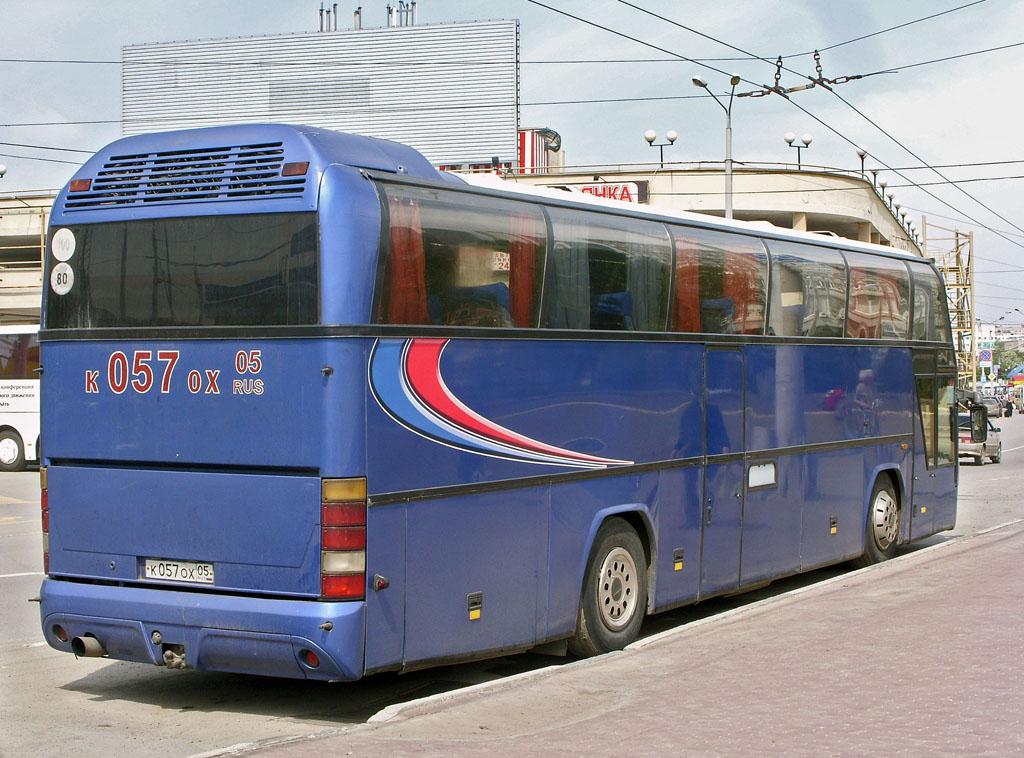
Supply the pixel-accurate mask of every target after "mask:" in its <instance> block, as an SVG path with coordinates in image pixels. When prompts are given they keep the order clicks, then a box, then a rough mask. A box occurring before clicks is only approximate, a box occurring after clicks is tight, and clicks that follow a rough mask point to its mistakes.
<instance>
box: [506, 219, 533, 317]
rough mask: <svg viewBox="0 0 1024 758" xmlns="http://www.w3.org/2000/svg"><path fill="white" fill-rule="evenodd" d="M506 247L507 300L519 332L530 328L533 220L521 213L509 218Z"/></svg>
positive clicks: (531, 313) (531, 314) (531, 312)
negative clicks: (509, 235)
mask: <svg viewBox="0 0 1024 758" xmlns="http://www.w3.org/2000/svg"><path fill="white" fill-rule="evenodd" d="M511 232H512V233H511V242H510V244H509V253H510V255H509V258H510V260H509V268H510V269H511V270H510V271H509V280H508V289H509V300H510V305H511V308H512V320H513V321H514V322H515V324H516V326H518V327H520V328H528V327H531V326H534V324H533V295H534V292H535V291H536V286H537V248H538V247H539V234H538V229H537V218H536V217H535V216H529V215H526V214H523V213H516V214H514V215H513V216H512V230H511Z"/></svg>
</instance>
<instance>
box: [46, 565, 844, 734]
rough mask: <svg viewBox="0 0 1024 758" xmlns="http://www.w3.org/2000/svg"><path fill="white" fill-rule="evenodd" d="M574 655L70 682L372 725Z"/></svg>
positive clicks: (695, 612)
mask: <svg viewBox="0 0 1024 758" xmlns="http://www.w3.org/2000/svg"><path fill="white" fill-rule="evenodd" d="M849 570H850V569H849V567H848V566H846V565H845V564H844V565H839V566H832V567H828V568H823V569H819V570H816V571H811V572H808V573H805V574H799V575H796V576H792V577H788V578H786V579H780V580H778V581H775V582H773V583H772V584H770V585H768V586H766V587H762V588H759V589H755V590H751V591H748V592H743V593H740V594H736V595H731V596H726V597H717V598H712V599H710V600H707V601H705V602H702V603H698V604H694V605H688V606H684V607H681V608H677V609H675V610H672V611H667V612H665V613H659V614H656V615H654V616H651V617H649V618H647V619H646V621H645V623H644V626H643V629H642V631H641V635H640V639H643V638H646V637H651V636H653V635H655V634H660V633H662V632H665V631H668V630H670V629H678V630H680V631H683V630H685V628H686V626H687V625H688V624H690V623H693V622H695V621H699V620H703V619H707V618H711V617H714V616H716V615H719V614H722V613H725V612H727V611H731V610H734V609H736V608H740V607H743V606H745V605H750V604H752V603H755V602H758V601H760V600H764V599H766V598H769V597H773V596H778V595H781V594H784V593H786V592H790V591H792V590H794V589H799V588H803V587H807V586H810V585H812V584H815V583H818V582H822V581H826V580H828V579H831V578H833V577H836V576H840V575H842V574H843V573H845V572H847V571H849ZM575 660H577V659H575V658H573V657H572V656H565V657H562V656H554V655H545V654H540V653H536V652H526V653H520V654H516V655H507V656H503V657H498V658H490V659H487V660H481V661H475V662H471V663H463V664H458V665H450V666H442V667H437V668H432V669H425V670H420V671H414V672H411V673H407V674H399V673H382V674H376V675H373V676H369V677H366V678H364V679H361V680H359V681H356V682H339V683H329V682H319V681H307V680H304V679H280V678H273V677H263V676H250V675H245V674H226V673H218V672H210V671H196V670H185V671H174V670H170V669H166V668H163V667H158V666H150V665H145V664H139V663H127V662H122V661H113V662H111V663H110V664H109V665H105V666H103V667H102V668H100V669H98V670H96V671H94V672H92V673H90V674H88V675H86V676H84V677H82V678H80V679H77V680H75V681H73V682H70V683H68V684H66V685H64V686H63V689H65V690H68V691H72V692H79V693H83V694H86V695H88V696H90V698H91V699H92V700H94V701H97V702H106V701H123V702H128V703H137V704H145V705H150V706H155V707H157V708H160V709H164V710H167V711H176V712H179V713H182V714H187V713H190V712H191V713H238V714H247V715H255V716H264V717H270V718H275V719H288V720H294V721H297V722H302V723H303V724H304V725H306V726H307V727H313V726H316V725H320V726H323V727H325V728H331V727H339V726H346V725H352V724H360V723H365V722H366V721H367V720H368V719H369V718H370V717H371V716H373V715H374V714H376V713H379V712H380V711H382V710H383V709H385V708H387V707H389V706H393V705H397V704H401V703H408V702H409V701H412V700H417V699H420V698H426V697H430V696H432V695H440V694H444V693H451V692H456V691H458V690H460V689H464V688H466V687H470V686H472V685H477V684H484V683H488V682H493V681H499V680H502V679H507V678H509V677H513V676H516V675H521V674H526V673H530V672H532V671H536V670H538V669H542V668H546V667H549V666H558V665H561V664H565V663H571V662H573V661H575Z"/></svg>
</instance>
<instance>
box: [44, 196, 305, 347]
mask: <svg viewBox="0 0 1024 758" xmlns="http://www.w3.org/2000/svg"><path fill="white" fill-rule="evenodd" d="M68 229H69V230H70V232H71V234H73V235H74V245H73V254H72V256H71V257H70V259H69V260H68V261H67V263H68V264H69V265H70V266H71V268H72V273H73V278H72V280H71V281H72V282H73V284H72V285H71V286H70V288H69V289H68V291H67V292H66V293H65V294H57V293H56V291H54V290H52V289H51V290H50V291H49V292H47V300H46V313H45V316H46V326H47V327H48V328H50V329H68V328H80V329H83V328H97V327H148V326H277V325H297V324H315V323H317V321H318V320H319V294H318V284H317V226H316V214H314V213H288V214H284V213H275V214H263V215H238V216H196V217H189V218H171V219H155V220H141V221H120V222H115V223H105V224H88V225H81V226H72V227H68ZM64 236H65V237H66V235H64Z"/></svg>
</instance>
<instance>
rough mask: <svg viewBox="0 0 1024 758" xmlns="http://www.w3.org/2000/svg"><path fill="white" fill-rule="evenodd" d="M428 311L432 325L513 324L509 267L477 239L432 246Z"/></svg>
mask: <svg viewBox="0 0 1024 758" xmlns="http://www.w3.org/2000/svg"><path fill="white" fill-rule="evenodd" d="M431 248H432V249H431V253H432V254H431V255H430V256H429V257H428V259H427V274H426V276H427V282H426V286H427V312H428V314H429V315H430V322H431V323H432V324H444V325H446V326H492V327H512V326H515V323H514V322H513V320H512V315H511V308H510V296H509V288H508V269H507V266H506V267H505V270H500V260H502V256H501V254H500V253H499V252H498V251H495V250H493V249H492V248H490V247H486V246H484V245H481V244H479V242H477V241H475V240H470V241H468V242H461V244H447V245H446V244H434V245H431Z"/></svg>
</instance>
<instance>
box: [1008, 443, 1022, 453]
mask: <svg viewBox="0 0 1024 758" xmlns="http://www.w3.org/2000/svg"><path fill="white" fill-rule="evenodd" d="M1014 450H1024V445H1017V447H1008V448H1006V449H1005V450H1003V452H1004V453H1012V452H1013V451H1014Z"/></svg>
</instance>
